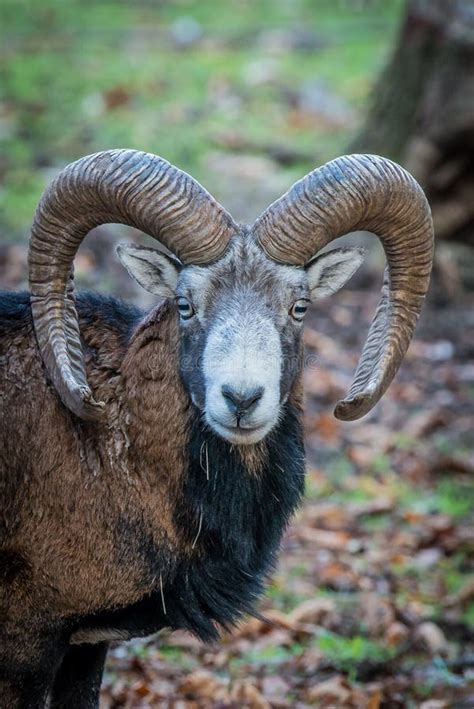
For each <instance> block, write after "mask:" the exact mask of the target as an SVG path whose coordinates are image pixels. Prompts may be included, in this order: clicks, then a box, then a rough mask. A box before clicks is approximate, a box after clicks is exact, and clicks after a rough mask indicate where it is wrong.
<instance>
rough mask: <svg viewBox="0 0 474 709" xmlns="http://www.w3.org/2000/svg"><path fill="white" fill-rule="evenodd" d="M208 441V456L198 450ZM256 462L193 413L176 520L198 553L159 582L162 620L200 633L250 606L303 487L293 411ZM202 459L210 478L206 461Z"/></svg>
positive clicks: (209, 634)
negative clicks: (250, 464)
mask: <svg viewBox="0 0 474 709" xmlns="http://www.w3.org/2000/svg"><path fill="white" fill-rule="evenodd" d="M205 446H207V455H206V451H205ZM267 450H268V453H267V456H266V458H265V460H264V463H263V466H262V469H261V470H260V472H258V473H251V472H249V471H248V470H246V469H245V467H244V465H243V462H242V459H241V457H240V455H239V452H238V451H237V450H236V449H235V447H232V446H231V445H229V444H228V443H226V442H225V441H223V440H222V439H221V438H219V437H218V436H216V435H215V434H213V433H212V432H211V431H210V430H209V429H208V428H207V427H206V426H205V424H203V423H202V422H201V421H200V420H196V422H195V424H194V427H193V430H192V433H191V436H190V442H189V452H190V456H189V460H190V464H189V469H188V475H187V477H186V482H185V487H184V490H183V497H182V501H181V503H180V505H179V507H178V510H177V513H176V515H177V523H178V525H179V527H180V529H181V530H182V533H183V534H184V535H186V536H187V540H188V542H189V543H190V544H191V545H192V544H193V543H194V546H195V549H196V551H198V550H199V553H198V554H196V555H195V556H193V558H192V559H191V560H190V561H188V562H184V563H182V564H181V567H180V568H179V570H178V573H177V575H176V577H175V580H174V581H173V582H172V583H171V584H170V585H169V587H167V588H166V589H165V594H166V595H165V598H166V605H167V615H168V623H169V622H171V625H172V627H185V628H188V629H189V630H192V631H193V632H195V633H196V634H197V635H199V636H200V637H201V638H203V639H211V638H213V637H215V636H216V635H217V634H218V629H217V628H218V626H222V627H229V626H230V625H232V624H233V623H234V622H235V621H236V620H237V619H238V618H239V617H240V616H241V615H242V614H243V613H246V612H251V610H252V608H253V606H254V603H255V601H256V599H257V598H258V596H259V595H260V593H261V592H262V590H263V585H264V582H265V579H266V577H267V575H268V573H269V571H270V570H271V569H272V566H273V564H274V561H275V553H276V551H277V549H278V546H279V543H280V540H281V536H282V534H283V531H284V529H285V527H286V525H287V523H288V520H289V518H290V516H291V514H292V513H293V512H294V510H295V508H296V507H297V505H298V502H299V500H300V498H301V496H302V494H303V489H304V450H303V438H302V429H301V423H300V413H299V411H298V410H297V409H296V408H295V407H294V406H293V405H291V404H287V405H286V407H285V412H284V415H283V416H282V419H281V422H280V424H279V426H278V427H277V429H276V430H275V431H274V432H273V433H271V434H270V436H269V438H268V439H267ZM206 460H208V461H209V479H208V477H207V474H206V465H205V461H206Z"/></svg>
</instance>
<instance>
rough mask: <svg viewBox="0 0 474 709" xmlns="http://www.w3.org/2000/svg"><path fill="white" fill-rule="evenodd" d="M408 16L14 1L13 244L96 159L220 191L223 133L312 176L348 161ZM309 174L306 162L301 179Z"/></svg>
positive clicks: (324, 4) (353, 1) (337, 5)
mask: <svg viewBox="0 0 474 709" xmlns="http://www.w3.org/2000/svg"><path fill="white" fill-rule="evenodd" d="M401 7H402V0H384V1H383V2H382V1H381V0H380V1H377V0H373V1H372V2H367V1H366V2H364V1H361V0H359V1H357V0H259V1H257V2H252V1H251V0H231V1H230V2H222V3H219V2H212V1H211V0H201V2H197V1H190V0H181V1H179V0H178V1H175V2H171V1H166V0H157V1H153V0H129V1H128V2H125V0H123V1H116V2H110V1H109V2H107V1H106V0H32V1H29V2H27V1H26V0H2V3H1V8H0V12H1V27H2V28H3V29H2V41H1V47H2V49H1V60H2V61H1V69H0V87H1V88H0V92H1V95H0V139H1V141H2V149H1V158H0V210H1V211H0V238H1V239H2V241H4V240H15V239H18V238H26V235H27V233H28V228H29V224H30V222H31V216H32V213H33V210H34V208H35V205H36V203H37V201H38V198H39V195H40V193H41V191H42V189H43V188H44V186H45V184H46V183H47V182H48V181H49V180H50V179H51V176H52V175H53V174H54V172H55V171H56V170H57V169H58V168H59V167H61V166H62V165H64V164H65V163H67V162H70V161H72V160H74V159H76V158H78V157H80V156H81V155H84V154H87V153H91V152H94V151H96V150H101V149H107V148H111V147H134V148H138V149H145V150H149V151H151V152H156V153H158V154H160V155H162V156H164V157H166V158H167V159H169V160H170V161H171V162H174V163H176V164H178V165H179V166H180V167H182V168H184V169H186V170H188V171H189V172H192V173H193V175H195V176H196V177H197V178H198V179H200V180H201V181H203V182H205V183H206V184H207V185H209V187H210V188H212V187H213V186H214V185H213V180H214V182H215V181H216V178H215V177H214V178H213V176H212V174H209V170H208V168H207V166H206V161H205V159H204V158H205V156H206V154H208V152H209V151H210V150H215V148H216V140H217V139H220V136H221V134H222V133H224V134H226V135H228V134H229V132H232V131H235V132H237V134H238V136H243V137H244V138H245V140H247V141H249V142H250V143H251V144H252V145H256V146H259V145H263V146H265V145H266V144H268V143H269V142H272V141H274V142H276V143H278V144H283V145H284V146H285V147H286V148H289V149H291V150H293V151H295V152H296V154H297V156H298V155H301V160H300V162H301V163H307V164H304V165H303V168H304V169H309V167H311V166H314V164H315V160H318V161H320V160H325V159H327V158H329V157H332V156H334V155H335V154H336V153H337V152H340V151H341V150H343V149H344V144H345V142H346V141H347V138H348V134H349V133H350V131H351V130H353V129H354V128H355V125H356V121H355V120H353V115H355V116H357V110H358V109H360V108H361V107H363V106H364V103H365V101H366V97H367V95H368V91H369V88H370V84H371V81H372V79H373V77H374V75H375V74H376V73H377V71H378V70H379V68H380V66H381V65H382V63H383V60H384V58H385V55H386V53H387V51H388V49H389V47H390V45H391V41H392V39H393V35H394V33H395V31H396V28H397V22H398V19H399V17H400V11H401ZM308 82H310V83H309V84H308ZM315 82H316V84H315ZM318 82H320V83H318ZM305 86H306V89H304V91H303V93H304V92H306V94H305V95H306V99H305V98H304V96H303V104H304V102H305V100H306V102H307V101H308V100H309V101H310V102H311V101H313V103H316V110H313V109H314V106H313V107H312V109H311V110H310V111H308V110H306V109H305V108H304V107H303V108H301V105H300V104H301V100H300V99H301V96H300V93H299V92H300V91H301V88H302V87H303V88H304V87H305ZM308 92H309V99H308ZM311 92H312V93H311ZM338 101H339V103H338ZM318 102H319V103H318ZM319 108H320V110H319ZM352 110H353V111H354V112H355V113H354V114H352V113H351V111H352ZM226 132H227V133H226ZM225 140H226V138H224V143H225ZM221 142H222V141H221ZM224 147H225V146H224ZM221 148H222V146H221ZM305 156H307V160H306V159H305ZM295 163H296V164H295ZM308 166H309V167H308ZM301 167H302V166H301V165H298V159H296V161H293V164H292V169H293V171H294V172H295V175H299V174H301ZM290 173H291V169H290Z"/></svg>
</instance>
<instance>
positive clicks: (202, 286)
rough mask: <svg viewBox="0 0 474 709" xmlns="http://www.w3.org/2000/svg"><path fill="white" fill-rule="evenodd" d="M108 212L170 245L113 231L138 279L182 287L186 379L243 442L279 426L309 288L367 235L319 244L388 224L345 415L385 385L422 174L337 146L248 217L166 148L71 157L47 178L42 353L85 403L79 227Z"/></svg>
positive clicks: (40, 214) (38, 302) (325, 282)
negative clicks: (342, 243) (124, 238)
mask: <svg viewBox="0 0 474 709" xmlns="http://www.w3.org/2000/svg"><path fill="white" fill-rule="evenodd" d="M106 222H121V223H126V224H130V225H132V226H135V227H137V228H139V229H141V230H142V231H144V232H146V233H148V234H150V235H151V236H153V237H154V238H155V239H156V240H157V241H159V242H160V244H161V245H164V246H165V247H166V249H167V250H168V251H165V250H164V249H163V248H160V249H158V250H156V249H150V248H145V247H137V246H131V245H129V246H122V247H119V255H120V258H121V260H122V262H123V263H124V265H125V266H126V268H127V269H128V271H129V272H130V273H131V275H132V276H133V277H134V278H136V280H138V282H139V283H140V284H141V285H142V286H143V287H145V288H146V289H147V290H149V291H151V292H152V293H155V294H156V295H159V296H162V297H166V298H172V299H174V300H175V302H176V305H177V310H178V311H179V315H180V322H181V324H180V327H181V355H180V366H181V372H182V376H183V380H184V382H185V385H186V386H187V388H188V391H189V393H190V395H191V397H192V399H193V401H194V403H195V405H196V406H197V407H199V409H201V411H202V412H203V413H204V415H205V417H206V420H207V422H208V424H209V426H210V427H211V428H213V429H214V430H215V431H216V432H217V433H218V434H219V435H221V436H223V437H224V438H226V439H228V440H229V441H231V442H234V443H254V442H256V441H258V440H260V439H262V438H263V437H264V436H265V435H266V434H267V433H268V432H269V431H270V430H271V429H272V428H273V426H274V425H275V423H276V422H277V420H278V417H279V414H280V410H281V407H282V405H283V404H284V402H285V401H286V398H287V397H288V394H289V392H290V390H291V386H292V383H293V382H294V379H295V377H296V375H297V373H298V371H299V369H300V366H301V357H300V354H301V348H300V340H301V327H302V321H303V317H304V314H305V311H306V308H307V305H308V303H309V301H311V300H315V299H317V298H319V297H322V296H326V295H329V294H331V293H333V292H335V291H336V290H338V289H339V288H340V287H341V286H342V285H343V284H344V283H345V282H346V280H347V279H348V278H349V277H350V276H351V275H352V274H353V273H354V271H355V270H356V269H357V268H358V266H359V265H360V263H361V260H362V252H361V251H360V250H358V249H345V250H344V249H343V250H336V251H330V252H326V253H322V254H319V252H320V251H321V249H323V247H325V246H326V245H327V244H329V242H331V241H333V240H334V239H336V238H337V237H339V236H342V235H343V234H346V233H348V232H350V231H354V230H367V231H370V232H372V233H374V234H376V235H377V236H378V237H379V238H380V239H381V241H382V243H383V246H384V249H385V253H386V256H387V262H388V268H387V274H386V278H385V282H384V286H383V289H382V295H381V300H380V304H379V307H378V309H377V312H376V314H375V317H374V320H373V323H372V326H371V329H370V332H369V335H368V338H367V342H366V344H365V347H364V349H363V352H362V356H361V358H360V362H359V365H358V367H357V371H356V374H355V378H354V383H353V384H352V386H351V388H350V391H349V393H348V396H347V397H346V398H345V399H344V400H343V401H341V402H339V403H338V405H337V407H336V411H335V413H336V416H338V418H341V419H345V420H351V419H355V418H358V417H360V416H363V415H364V414H366V413H367V412H368V411H369V410H370V409H371V408H372V407H373V406H374V404H375V403H376V402H377V401H378V400H379V399H380V397H381V396H382V395H383V393H384V392H385V390H386V389H387V387H388V386H389V384H390V382H391V380H392V379H393V377H394V375H395V373H396V371H397V369H398V367H399V366H400V363H401V361H402V359H403V356H404V354H405V352H406V349H407V347H408V344H409V342H410V339H411V337H412V334H413V331H414V328H415V325H416V321H417V319H418V315H419V313H420V310H421V307H422V303H423V298H424V296H425V293H426V290H427V288H428V282H429V275H430V270H431V264H432V251H433V230H432V223H431V218H430V210H429V207H428V204H427V202H426V199H425V197H424V194H423V192H422V190H421V188H420V187H419V186H418V184H417V183H416V182H415V180H414V179H413V178H412V177H411V176H410V175H409V174H408V173H407V172H406V171H404V170H403V169H402V168H401V167H399V166H398V165H396V164H394V163H393V162H391V161H389V160H386V159H383V158H380V157H377V156H371V155H352V156H345V157H342V158H338V159H336V160H333V161H332V162H330V163H328V164H326V165H324V166H323V167H321V168H319V169H317V170H315V171H313V172H312V173H310V174H309V175H307V176H306V177H304V178H303V179H302V180H300V181H299V182H297V183H296V184H295V185H294V186H293V187H292V188H291V189H290V190H289V192H287V193H286V194H285V195H284V196H283V197H281V199H279V200H278V201H277V202H275V203H274V204H272V205H271V206H270V207H269V208H268V209H267V210H266V211H265V212H264V213H263V214H262V215H261V216H260V217H259V218H258V219H257V220H256V222H255V223H254V224H253V225H252V226H250V227H243V226H240V225H238V224H236V223H235V222H234V221H233V219H232V217H231V216H230V215H229V214H228V213H227V212H226V211H225V210H224V209H223V208H222V207H221V206H220V205H219V204H218V203H217V202H216V201H215V200H214V199H213V198H212V197H211V196H210V195H209V194H208V193H207V192H206V191H205V190H204V189H203V188H202V187H201V186H200V185H199V184H198V183H197V182H195V181H194V180H193V179H192V178H191V177H190V176H189V175H187V174H185V173H183V172H181V171H180V170H178V169H177V168H175V167H173V166H171V165H170V164H169V163H167V162H166V161H164V160H162V159H161V158H158V157H156V156H154V155H150V154H147V153H140V152H136V151H131V150H113V151H107V152H104V153H98V154H96V155H91V156H88V157H86V158H83V159H82V160H79V161H77V162H76V163H73V164H72V165H70V166H68V167H67V168H65V170H64V171H63V172H62V173H60V175H59V176H58V178H57V179H56V180H55V182H53V184H52V185H51V186H50V187H49V188H48V190H47V191H46V193H45V195H44V196H43V199H42V201H41V203H40V206H39V208H38V211H37V213H36V216H35V221H34V224H33V231H32V239H31V245H30V288H31V294H32V308H33V315H34V322H35V330H36V334H37V338H38V343H39V346H40V349H41V353H42V357H43V360H44V362H45V364H46V366H47V368H48V371H49V373H50V375H51V377H52V379H53V382H54V384H55V386H56V388H57V390H58V393H59V394H60V396H61V398H62V400H63V402H64V403H65V404H66V406H68V407H69V408H70V409H71V410H72V411H73V412H74V413H76V414H77V415H79V416H81V417H83V418H94V417H97V416H99V415H100V414H101V411H102V407H101V406H100V404H98V403H97V402H95V400H94V398H93V395H92V392H91V390H90V388H89V386H88V384H87V380H86V375H85V368H84V359H83V355H82V351H81V345H80V338H79V331H78V324H77V316H76V312H75V308H74V302H73V297H72V279H71V278H70V274H71V272H72V271H71V267H72V261H73V259H74V255H75V253H76V251H77V248H78V246H79V244H80V242H81V240H82V239H83V237H84V236H85V234H86V233H87V232H88V231H89V230H90V229H91V228H93V227H94V226H97V225H98V224H102V223H106ZM318 254H319V255H318Z"/></svg>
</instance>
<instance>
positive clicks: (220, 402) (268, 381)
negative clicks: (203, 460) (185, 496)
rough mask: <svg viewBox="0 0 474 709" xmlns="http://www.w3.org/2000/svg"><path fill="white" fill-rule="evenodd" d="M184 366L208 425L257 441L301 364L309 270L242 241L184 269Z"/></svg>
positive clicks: (180, 294) (235, 439) (180, 300)
mask: <svg viewBox="0 0 474 709" xmlns="http://www.w3.org/2000/svg"><path fill="white" fill-rule="evenodd" d="M176 295H177V304H178V309H179V311H180V318H181V328H182V340H181V341H182V346H181V371H182V374H183V378H184V380H185V382H186V383H187V385H188V388H189V390H190V393H191V396H192V398H193V401H194V403H195V404H196V405H197V406H198V407H199V408H200V409H201V410H202V411H203V413H204V416H205V418H206V421H207V423H208V425H209V426H210V427H211V428H212V429H214V431H215V432H216V433H218V434H219V435H220V436H222V437H224V438H226V439H227V440H229V441H231V442H232V443H239V444H241V443H244V444H245V443H255V442H256V441H259V440H260V439H262V438H263V437H264V436H265V435H266V434H267V433H268V432H269V431H270V430H271V429H272V428H273V426H274V425H275V424H276V422H277V421H278V417H279V414H280V409H281V405H282V403H284V402H285V400H286V399H287V397H288V394H289V391H290V388H291V385H292V383H293V381H294V379H295V376H296V374H297V372H298V369H299V353H300V340H301V328H302V320H303V316H304V313H305V311H306V309H307V306H308V304H309V300H310V291H309V286H308V279H307V277H306V274H305V271H304V269H300V268H292V267H288V266H279V265H277V264H275V263H273V262H271V261H270V260H269V259H267V258H266V257H265V256H264V255H263V253H262V252H261V250H260V249H258V248H257V247H256V246H255V245H253V244H252V242H249V241H244V240H242V241H237V242H236V243H235V244H234V245H233V246H232V247H231V249H230V250H229V253H228V254H227V255H226V256H225V258H223V259H221V260H220V261H219V262H217V263H216V264H215V265H213V266H207V267H197V266H191V267H188V268H185V269H183V271H182V272H181V274H180V277H179V279H178V287H177V290H176Z"/></svg>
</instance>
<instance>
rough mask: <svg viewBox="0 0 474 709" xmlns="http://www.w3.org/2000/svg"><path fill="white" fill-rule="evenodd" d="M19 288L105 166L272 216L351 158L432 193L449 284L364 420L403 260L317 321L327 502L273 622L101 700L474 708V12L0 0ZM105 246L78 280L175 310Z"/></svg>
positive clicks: (310, 393) (281, 588)
mask: <svg viewBox="0 0 474 709" xmlns="http://www.w3.org/2000/svg"><path fill="white" fill-rule="evenodd" d="M0 27H1V34H2V36H1V48H0V52H1V54H0V58H1V65H0V140H1V149H0V288H12V289H19V288H24V287H26V251H27V242H28V237H29V228H30V224H31V219H32V215H33V212H34V209H35V207H36V204H37V202H38V200H39V197H40V195H41V192H42V190H43V189H44V187H45V186H46V185H47V184H48V182H49V181H50V180H51V179H52V178H53V177H54V175H55V174H56V173H57V172H58V171H59V170H60V169H61V167H63V166H64V165H65V164H66V163H68V162H71V161H73V160H75V159H77V158H79V157H81V156H82V155H85V154H88V153H92V152H94V151H97V150H104V149H107V148H115V147H133V148H136V149H143V150H147V151H150V152H154V153H157V154H159V155H161V156H163V157H165V158H166V159H168V160H169V161H171V162H172V163H174V164H176V165H177V166H178V167H180V168H182V169H184V170H186V171H187V172H189V173H191V174H192V175H193V176H194V177H196V178H197V179H198V180H199V181H200V182H202V183H203V184H204V185H205V186H206V187H207V188H208V189H209V190H210V191H211V192H212V193H213V194H214V195H215V196H216V197H217V198H218V199H219V200H220V201H221V202H223V204H224V205H225V206H226V208H227V209H229V211H231V212H232V214H233V215H234V217H235V218H236V219H238V220H241V221H252V220H253V219H254V218H255V217H256V216H257V215H258V213H259V212H260V211H261V210H262V209H263V208H264V207H265V206H266V205H267V204H268V203H269V202H271V201H272V200H273V199H275V198H277V197H278V196H279V195H280V194H282V193H283V192H284V191H286V189H287V188H288V187H289V186H290V185H291V183H292V182H293V181H294V180H296V179H298V178H300V177H301V176H302V175H303V174H305V173H306V172H308V171H310V170H311V169H313V168H314V167H316V166H317V165H319V164H321V163H322V162H325V161H326V160H329V159H331V158H333V157H335V156H337V155H339V154H341V153H344V152H348V151H366V152H370V151H372V152H377V153H380V154H382V155H387V156H389V157H392V158H394V159H396V160H398V161H400V162H402V163H403V164H405V165H406V166H407V167H408V168H409V169H410V170H411V171H412V172H413V173H414V174H415V175H416V176H417V177H418V179H419V180H420V181H421V182H422V184H423V186H424V187H425V189H426V191H427V194H428V196H429V198H430V201H431V204H432V207H433V213H434V218H435V225H436V231H437V255H436V266H435V274H434V278H433V284H432V288H431V293H430V297H429V298H428V302H427V304H426V308H425V310H424V313H423V315H422V318H421V322H420V326H419V329H418V330H417V334H416V338H415V340H414V341H413V344H412V346H411V348H410V350H409V353H408V355H407V357H406V359H405V363H404V365H403V367H402V370H401V371H400V373H399V375H398V376H397V378H396V380H395V382H394V383H393V384H392V386H391V388H390V390H389V392H388V393H387V394H386V396H385V397H384V399H383V400H382V402H381V403H380V404H379V405H378V406H377V407H376V408H375V410H374V411H373V412H372V413H371V414H370V415H369V416H367V417H365V418H364V419H363V420H362V421H359V422H355V423H351V424H343V423H340V422H338V421H337V420H336V419H335V418H334V417H333V415H332V408H333V405H334V403H335V402H336V401H337V399H338V398H339V397H340V395H341V394H342V393H343V392H344V391H345V390H346V387H347V385H348V384H349V382H350V377H351V374H352V372H353V370H354V367H355V364H356V362H357V358H358V354H359V352H360V348H361V345H362V343H363V340H364V338H365V335H366V331H367V327H368V324H369V322H370V320H371V317H372V314H373V310H374V308H375V306H376V303H377V297H378V289H379V287H380V283H381V276H382V270H383V255H382V253H381V249H380V248H379V247H378V246H377V244H376V243H375V240H374V239H373V238H372V237H370V236H367V235H363V234H362V235H361V234H359V235H356V236H355V237H354V236H352V237H349V238H350V239H352V240H354V239H355V240H356V241H358V242H362V243H364V244H366V245H368V246H370V253H369V256H368V259H367V263H366V265H365V267H364V269H362V271H361V273H359V274H358V275H357V276H356V277H354V279H353V280H352V281H351V282H350V283H349V285H348V287H346V289H344V290H343V291H342V292H341V293H339V294H337V295H336V296H334V297H333V298H332V299H331V300H330V301H324V302H321V304H319V305H318V306H317V307H314V308H313V310H312V312H311V313H310V315H309V317H308V323H307V328H306V344H307V357H306V362H305V380H306V392H307V403H306V420H305V427H306V442H307V453H308V482H307V496H306V502H305V505H304V507H303V509H302V510H301V512H300V514H299V515H298V517H297V519H296V520H295V522H294V524H293V525H292V527H291V529H290V530H289V531H288V534H287V535H286V538H285V541H284V545H283V551H282V555H281V559H280V563H279V566H278V568H277V569H276V572H275V575H274V578H273V581H272V583H271V585H270V588H269V591H268V594H267V596H266V598H265V599H264V600H263V601H262V604H261V610H262V612H263V613H264V615H265V616H266V617H267V618H269V619H270V620H271V621H272V622H271V623H270V624H269V623H264V622H262V621H259V620H255V619H250V620H247V621H245V622H244V623H243V624H242V625H241V626H240V627H239V628H238V629H237V630H236V632H235V633H233V634H232V636H226V637H225V638H224V640H223V642H221V643H219V644H216V645H215V646H203V645H201V644H200V643H199V642H197V641H196V640H195V639H193V638H192V637H190V636H189V635H186V634H183V633H175V634H173V635H171V634H167V633H164V634H163V635H161V636H160V637H159V638H158V639H154V640H151V641H140V642H133V643H130V644H128V645H121V646H117V647H116V648H114V650H113V651H112V653H111V655H110V659H109V662H108V666H107V673H106V678H105V684H104V691H103V707H104V708H106V707H114V708H115V707H117V708H118V707H176V708H178V707H179V708H181V707H201V706H204V707H207V706H222V707H226V706H238V707H240V706H249V707H256V708H265V707H305V706H321V707H356V708H358V707H370V709H377V708H378V707H386V708H388V707H420V706H421V707H423V708H424V709H442V708H443V707H459V708H462V707H466V709H467V708H468V707H472V706H474V563H473V556H474V555H473V547H472V540H473V536H474V535H473V533H474V518H473V512H472V511H473V507H474V485H473V477H472V476H473V473H474V456H473V445H472V442H473V438H474V434H473V424H474V401H473V400H474V362H473V353H474V334H473V331H474V309H473V305H474V295H473V283H474V278H473V272H474V271H473V268H472V266H473V261H474V259H473V255H474V249H473V243H474V177H473V175H474V2H473V1H472V0H410V1H409V2H408V1H407V0H384V1H382V0H254V1H251V0H229V1H227V2H222V3H220V2H217V1H216V0H214V1H213V0H201V1H200V2H197V1H196V0H175V1H171V0H169V1H167V0H128V1H127V2H126V1H125V0H121V1H120V0H117V1H115V2H106V1H105V0H30V1H29V2H26V0H0ZM122 238H125V239H132V240H136V241H143V240H144V239H145V237H143V235H141V234H139V233H137V232H134V231H133V230H130V229H127V228H124V227H120V226H110V225H109V226H103V227H100V228H99V229H97V230H95V231H94V232H93V233H91V235H89V236H88V238H87V240H86V242H85V243H84V246H83V247H82V248H81V251H80V253H79V255H78V257H77V259H76V282H77V285H78V286H79V287H88V288H96V289H99V290H101V291H102V292H112V293H115V294H120V295H121V296H124V297H128V298H131V299H134V300H135V301H136V302H139V303H141V304H144V305H150V304H152V301H150V300H149V299H147V298H148V296H146V294H145V293H144V292H143V291H139V290H138V289H136V288H135V286H134V285H133V283H132V282H131V280H130V279H129V278H128V276H127V275H126V274H125V272H124V271H123V270H122V269H121V267H120V266H119V264H118V262H117V260H116V258H115V251H114V246H115V244H116V243H117V241H118V240H120V239H122Z"/></svg>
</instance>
